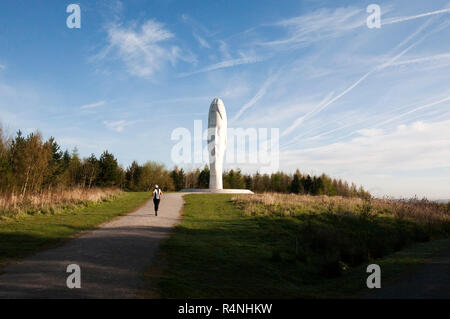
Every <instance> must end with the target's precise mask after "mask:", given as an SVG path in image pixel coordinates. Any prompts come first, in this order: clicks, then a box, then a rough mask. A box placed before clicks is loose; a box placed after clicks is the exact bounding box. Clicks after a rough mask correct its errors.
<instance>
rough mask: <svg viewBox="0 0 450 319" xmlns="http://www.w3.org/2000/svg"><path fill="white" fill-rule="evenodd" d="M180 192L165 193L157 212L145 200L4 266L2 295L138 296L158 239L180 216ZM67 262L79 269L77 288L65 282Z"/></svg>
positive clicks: (40, 296)
mask: <svg viewBox="0 0 450 319" xmlns="http://www.w3.org/2000/svg"><path fill="white" fill-rule="evenodd" d="M183 195H184V193H168V194H164V195H163V198H162V199H161V204H160V208H159V212H158V217H155V215H154V212H153V202H152V201H148V202H147V203H146V204H145V205H144V206H143V207H142V208H140V209H139V210H138V211H136V212H135V213H132V214H129V215H127V216H124V217H122V218H120V219H116V220H113V221H111V222H109V223H106V224H103V225H101V226H100V227H99V228H98V229H96V230H94V231H91V232H88V233H86V234H83V235H82V236H80V237H78V238H75V239H73V240H71V241H70V242H68V243H67V244H66V245H64V246H61V247H58V248H55V249H51V250H47V251H44V252H41V253H38V254H36V255H35V256H33V257H30V258H28V259H25V260H23V261H21V262H19V263H17V264H13V265H10V266H8V267H6V268H5V269H4V271H5V273H4V274H3V275H1V276H0V298H136V297H137V293H138V290H139V287H140V284H141V281H142V275H143V272H144V270H145V269H146V268H147V267H148V266H149V265H150V264H151V262H152V260H153V258H154V256H155V252H156V249H157V247H158V244H159V242H160V240H161V239H162V238H164V237H166V236H167V235H168V233H169V231H170V230H171V228H172V227H173V226H174V225H175V224H176V223H178V221H179V220H180V210H181V208H182V207H183V203H184V202H183V198H182V197H183ZM69 264H77V265H79V266H80V268H81V288H80V289H69V288H67V286H66V279H67V277H68V276H69V275H70V274H69V273H66V268H67V266H68V265H69Z"/></svg>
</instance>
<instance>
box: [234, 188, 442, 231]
mask: <svg viewBox="0 0 450 319" xmlns="http://www.w3.org/2000/svg"><path fill="white" fill-rule="evenodd" d="M232 200H233V201H234V202H235V203H236V204H237V205H238V206H239V207H240V208H242V209H244V211H245V213H246V214H248V215H251V216H261V215H272V216H273V215H275V216H297V215H299V214H305V213H306V214H316V213H317V214H319V213H335V214H362V215H369V216H379V215H381V216H386V215H387V216H392V217H396V218H399V219H405V220H410V221H414V222H419V223H421V224H436V223H446V222H450V205H449V204H440V203H435V202H430V201H428V200H425V199H423V200H418V199H416V198H413V199H408V200H392V199H371V200H363V199H361V198H346V197H340V196H333V197H329V196H325V195H324V196H310V195H295V194H279V193H263V194H255V195H236V196H234V197H233V198H232Z"/></svg>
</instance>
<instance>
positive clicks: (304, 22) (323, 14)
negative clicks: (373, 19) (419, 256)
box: [259, 7, 366, 46]
mask: <svg viewBox="0 0 450 319" xmlns="http://www.w3.org/2000/svg"><path fill="white" fill-rule="evenodd" d="M362 13H363V10H362V9H361V8H353V7H348V8H337V9H335V10H331V9H321V10H318V11H314V12H311V13H308V14H305V15H301V16H297V17H294V18H289V19H285V20H281V21H279V22H277V23H274V24H272V25H270V26H276V27H284V28H287V30H288V33H289V35H288V36H287V37H285V38H283V39H277V40H272V41H265V42H261V43H259V44H261V45H266V46H279V45H293V44H296V45H299V44H301V45H305V44H309V43H312V42H317V41H320V40H324V39H329V38H336V37H339V36H341V35H343V34H345V33H346V32H348V31H351V30H354V29H356V28H359V27H361V26H363V25H365V23H366V22H365V20H364V18H363V15H362ZM266 26H267V25H266Z"/></svg>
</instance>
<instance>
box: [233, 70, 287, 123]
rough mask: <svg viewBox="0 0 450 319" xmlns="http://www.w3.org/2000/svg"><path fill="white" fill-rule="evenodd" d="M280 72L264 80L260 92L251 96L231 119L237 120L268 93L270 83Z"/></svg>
mask: <svg viewBox="0 0 450 319" xmlns="http://www.w3.org/2000/svg"><path fill="white" fill-rule="evenodd" d="M277 77H278V74H274V75H270V76H269V77H268V78H267V80H266V81H264V83H263V85H262V86H261V88H260V89H259V90H258V92H257V93H256V94H255V96H253V97H252V98H251V100H250V101H248V102H247V103H245V104H244V106H242V107H241V109H240V110H239V112H237V113H236V115H235V116H234V117H233V118H232V119H231V121H232V122H233V121H236V120H237V119H238V118H239V117H241V115H242V114H243V113H244V112H245V111H246V110H247V109H248V108H250V107H252V106H253V105H255V104H256V103H257V102H258V101H259V100H260V99H261V98H262V97H263V96H264V94H266V91H267V89H268V88H269V87H270V85H271V84H272V83H273V82H274V81H275V80H276V79H277Z"/></svg>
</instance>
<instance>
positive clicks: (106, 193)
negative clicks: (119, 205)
mask: <svg viewBox="0 0 450 319" xmlns="http://www.w3.org/2000/svg"><path fill="white" fill-rule="evenodd" d="M121 192H122V191H121V190H119V189H117V188H107V189H101V188H91V189H86V188H75V189H70V190H58V191H47V192H42V193H40V194H32V195H28V196H25V197H22V196H21V195H19V194H17V193H8V194H0V219H5V218H6V219H7V218H11V217H19V216H23V215H33V214H46V213H52V214H54V213H58V212H61V211H64V210H66V209H68V208H74V207H76V206H80V205H81V206H83V205H84V206H86V205H89V204H93V203H100V202H103V201H107V200H111V199H113V198H115V197H116V196H117V195H119V194H120V193H121Z"/></svg>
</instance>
